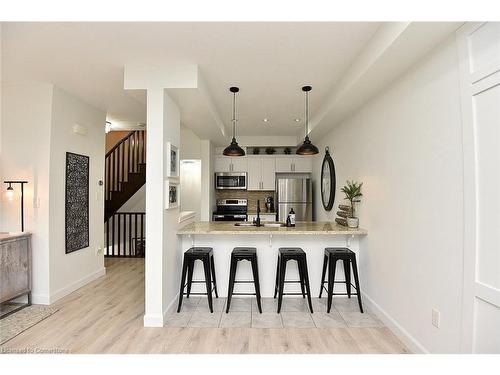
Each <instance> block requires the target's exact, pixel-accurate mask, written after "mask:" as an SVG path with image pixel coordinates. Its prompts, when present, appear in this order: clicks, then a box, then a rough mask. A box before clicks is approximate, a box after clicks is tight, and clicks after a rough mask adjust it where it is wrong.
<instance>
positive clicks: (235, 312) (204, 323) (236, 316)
mask: <svg viewBox="0 0 500 375" xmlns="http://www.w3.org/2000/svg"><path fill="white" fill-rule="evenodd" d="M312 302H313V309H314V314H311V313H310V312H309V308H308V305H307V300H305V299H302V298H284V299H283V305H282V307H281V313H280V314H277V313H276V310H277V303H278V300H277V299H274V298H263V299H262V314H260V313H259V310H258V309H257V302H256V300H255V298H233V299H232V300H231V308H230V311H229V313H228V314H226V313H225V306H226V299H225V298H217V299H216V298H214V313H213V314H212V313H210V311H209V310H208V302H207V299H206V298H205V297H194V298H193V297H190V298H189V299H187V298H184V300H183V302H182V309H181V312H180V313H176V312H174V313H172V314H171V315H170V316H169V317H168V318H167V321H166V323H165V326H167V327H204V328H216V327H220V328H229V327H232V328H236V327H237V328H292V327H293V328H348V327H366V328H368V327H377V328H380V327H383V326H384V325H383V324H382V322H381V321H380V320H379V319H377V317H376V316H375V315H374V314H372V313H371V312H370V311H369V310H368V308H367V307H366V306H364V309H365V312H364V314H362V313H360V312H359V307H358V302H357V300H356V298H351V299H348V298H342V297H341V298H335V299H334V300H333V306H332V310H331V312H330V313H329V314H328V313H327V312H326V298H321V299H319V298H313V299H312Z"/></svg>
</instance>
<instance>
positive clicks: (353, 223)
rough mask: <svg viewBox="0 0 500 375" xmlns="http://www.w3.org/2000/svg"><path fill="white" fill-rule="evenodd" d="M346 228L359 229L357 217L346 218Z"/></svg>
mask: <svg viewBox="0 0 500 375" xmlns="http://www.w3.org/2000/svg"><path fill="white" fill-rule="evenodd" d="M347 226H348V227H349V228H357V227H359V219H358V218H357V217H348V218H347Z"/></svg>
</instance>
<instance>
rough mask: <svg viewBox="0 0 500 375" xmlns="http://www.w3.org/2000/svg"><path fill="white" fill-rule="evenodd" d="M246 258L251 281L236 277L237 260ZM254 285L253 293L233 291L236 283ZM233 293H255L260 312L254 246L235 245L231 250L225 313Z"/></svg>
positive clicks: (257, 269) (255, 250)
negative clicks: (251, 274) (250, 269)
mask: <svg viewBox="0 0 500 375" xmlns="http://www.w3.org/2000/svg"><path fill="white" fill-rule="evenodd" d="M241 260H248V261H249V262H250V263H251V265H252V273H253V281H243V280H235V279H236V269H237V267H238V262H239V261H241ZM252 282H253V284H254V287H255V293H234V284H237V283H252ZM233 295H240V296H241V295H252V296H253V295H255V296H256V298H257V307H258V308H259V312H260V313H261V314H262V306H261V298H260V283H259V267H258V262H257V249H256V248H255V247H235V248H234V249H233V251H232V252H231V266H230V271H229V286H228V293H227V305H226V314H227V313H228V312H229V307H230V306H231V298H232V296H233Z"/></svg>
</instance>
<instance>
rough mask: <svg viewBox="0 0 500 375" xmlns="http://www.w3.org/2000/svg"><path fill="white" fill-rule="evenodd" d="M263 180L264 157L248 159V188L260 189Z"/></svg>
mask: <svg viewBox="0 0 500 375" xmlns="http://www.w3.org/2000/svg"><path fill="white" fill-rule="evenodd" d="M261 182H262V159H261V158H250V159H248V185H247V189H248V190H260V188H261Z"/></svg>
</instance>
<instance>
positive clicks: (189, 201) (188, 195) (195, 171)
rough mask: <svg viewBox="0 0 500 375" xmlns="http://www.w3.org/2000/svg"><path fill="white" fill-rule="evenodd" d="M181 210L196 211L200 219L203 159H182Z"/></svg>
mask: <svg viewBox="0 0 500 375" xmlns="http://www.w3.org/2000/svg"><path fill="white" fill-rule="evenodd" d="M180 183H181V200H180V204H181V211H194V212H195V220H196V221H199V220H200V211H201V160H181V163H180Z"/></svg>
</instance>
